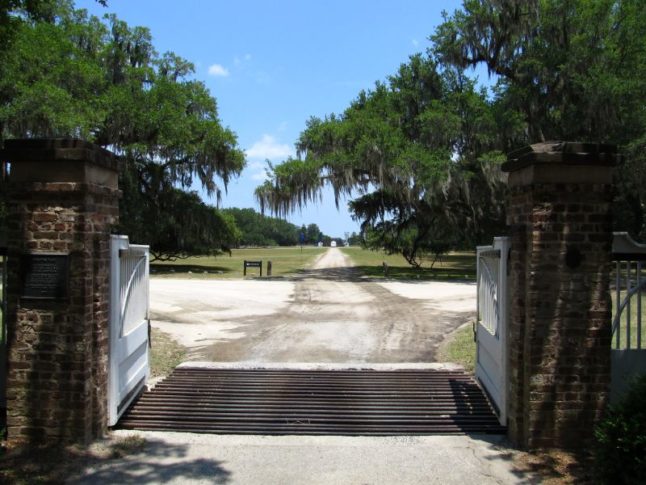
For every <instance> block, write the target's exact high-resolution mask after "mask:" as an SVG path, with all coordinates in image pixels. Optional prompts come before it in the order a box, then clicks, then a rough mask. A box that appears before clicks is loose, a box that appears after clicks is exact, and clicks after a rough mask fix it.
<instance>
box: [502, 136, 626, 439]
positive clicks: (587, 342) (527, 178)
mask: <svg viewBox="0 0 646 485" xmlns="http://www.w3.org/2000/svg"><path fill="white" fill-rule="evenodd" d="M616 161H617V155H616V147H614V146H609V145H596V144H582V143H562V142H547V143H541V144H537V145H532V146H529V147H526V148H523V149H520V150H517V151H515V152H513V153H511V154H510V155H509V157H508V161H507V163H505V164H504V165H503V170H504V171H506V172H509V188H510V201H509V204H508V223H509V225H510V226H511V237H512V241H511V253H510V256H509V268H510V274H509V288H510V300H511V309H510V319H509V330H508V339H507V341H508V349H509V351H508V356H509V357H508V359H509V360H508V366H509V372H508V375H509V410H508V412H509V414H508V416H509V418H508V428H509V435H510V438H511V439H512V441H514V442H515V443H516V444H517V445H519V446H522V447H525V448H541V447H561V448H577V447H581V446H585V445H586V444H587V443H589V441H590V439H591V438H592V436H593V428H594V423H595V422H596V421H597V419H598V418H599V416H600V414H601V412H602V411H603V409H604V406H605V404H606V400H607V397H608V393H609V385H610V336H611V328H610V319H611V302H610V294H609V273H610V265H611V245H612V227H611V216H610V202H611V200H612V170H613V168H612V167H613V166H614V165H616Z"/></svg>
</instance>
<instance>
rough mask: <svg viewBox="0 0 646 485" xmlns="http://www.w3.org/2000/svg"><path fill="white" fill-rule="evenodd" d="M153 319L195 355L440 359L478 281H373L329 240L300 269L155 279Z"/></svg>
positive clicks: (221, 358)
mask: <svg viewBox="0 0 646 485" xmlns="http://www.w3.org/2000/svg"><path fill="white" fill-rule="evenodd" d="M150 289H151V314H152V319H153V326H155V327H157V328H159V329H161V330H162V331H164V332H166V333H169V334H170V335H171V336H172V337H173V338H175V339H176V340H177V341H178V342H179V343H181V344H182V345H185V346H186V347H188V348H189V356H188V360H191V361H217V362H254V363H276V362H281V363H287V362H302V363H365V362H370V363H401V362H434V361H435V354H436V350H437V347H438V345H439V344H440V343H441V342H442V340H443V339H444V337H445V336H446V335H447V334H449V333H450V332H451V331H453V330H454V329H456V328H457V327H459V326H460V325H462V324H463V323H466V322H468V321H471V320H472V319H473V318H474V316H475V307H476V285H475V283H447V282H406V283H404V282H388V281H384V282H374V281H370V280H368V279H364V278H362V277H361V276H360V275H359V274H358V272H357V271H355V270H354V269H353V268H352V262H351V260H350V259H349V258H348V257H347V256H346V255H345V254H344V253H343V252H341V251H340V250H339V249H337V248H330V249H328V251H326V252H325V253H324V254H323V255H322V256H320V257H319V259H318V260H317V261H316V262H315V264H314V265H313V267H312V268H311V269H310V270H309V271H307V272H306V273H305V274H303V275H300V276H298V277H294V278H291V279H287V280H286V279H281V280H268V279H264V280H263V279H246V280H179V279H176V280H172V279H155V278H153V279H151V281H150Z"/></svg>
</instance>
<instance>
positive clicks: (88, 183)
mask: <svg viewBox="0 0 646 485" xmlns="http://www.w3.org/2000/svg"><path fill="white" fill-rule="evenodd" d="M7 145H8V146H7V148H6V150H5V153H4V154H3V155H4V157H5V159H8V160H10V161H11V162H12V174H11V184H12V185H11V196H10V199H11V200H10V205H9V239H8V241H9V247H8V261H9V267H8V295H7V297H8V318H7V322H8V331H9V335H8V359H7V360H8V362H7V368H8V375H7V414H8V416H7V428H8V429H7V432H8V436H9V439H10V440H14V441H23V440H26V441H32V442H33V441H38V442H50V443H51V442H55V441H87V440H89V439H91V438H93V437H95V436H98V435H101V434H102V433H103V432H104V431H105V429H106V423H107V410H106V401H107V397H106V391H107V358H108V335H109V332H108V312H109V301H108V298H109V271H110V266H109V265H110V261H109V237H110V231H111V229H112V227H113V225H114V224H115V223H116V222H117V219H118V190H117V187H116V183H115V182H116V178H115V177H111V176H109V177H106V176H105V175H106V173H108V174H109V173H110V172H114V174H115V175H116V162H115V160H114V159H113V157H112V156H111V155H110V154H109V153H108V152H106V151H105V150H102V149H100V148H99V147H95V146H93V145H90V144H87V143H84V142H80V141H70V140H67V141H58V140H48V141H37V140H34V141H32V140H29V141H19V140H15V141H12V142H9V143H8V144H7ZM61 164H64V165H65V166H70V167H72V169H71V170H69V171H67V172H66V171H65V170H63V171H61V170H59V169H58V168H56V169H55V170H51V171H48V170H47V167H48V166H49V167H50V168H51V167H52V166H54V165H55V166H57V167H58V166H61ZM38 166H41V167H43V169H42V170H37V167H38ZM48 172H50V173H48ZM57 178H58V179H62V180H57ZM34 179H36V180H34ZM46 179H50V180H49V181H47V180H46ZM51 179H53V180H51ZM27 253H56V254H68V255H69V278H68V281H69V293H68V297H67V298H62V299H58V300H37V299H31V298H22V297H21V290H22V288H21V279H22V275H21V262H20V258H21V255H23V254H27Z"/></svg>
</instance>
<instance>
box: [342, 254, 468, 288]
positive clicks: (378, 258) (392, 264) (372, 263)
mask: <svg viewBox="0 0 646 485" xmlns="http://www.w3.org/2000/svg"><path fill="white" fill-rule="evenodd" d="M341 250H342V251H343V252H344V253H345V254H347V255H348V256H350V257H351V258H352V260H353V261H354V263H355V265H356V267H357V268H358V269H359V270H360V271H361V272H362V273H363V274H364V275H366V276H370V277H373V278H383V277H384V266H383V263H384V262H385V263H386V264H387V265H388V278H392V279H401V280H416V279H420V280H433V279H442V280H475V278H476V253H475V252H474V251H456V252H450V253H448V254H445V255H442V256H440V257H439V258H438V260H437V261H436V262H435V264H434V265H433V267H432V268H431V267H430V265H431V262H432V260H428V261H424V262H423V267H422V268H413V267H412V266H410V265H409V264H408V263H407V262H406V260H405V259H404V257H403V256H401V255H399V254H385V253H384V252H383V251H371V250H368V249H362V248H359V247H348V248H341Z"/></svg>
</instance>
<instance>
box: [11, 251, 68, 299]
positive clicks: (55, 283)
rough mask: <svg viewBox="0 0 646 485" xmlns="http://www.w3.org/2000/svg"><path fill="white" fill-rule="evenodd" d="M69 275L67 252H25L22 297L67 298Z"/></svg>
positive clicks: (23, 257)
mask: <svg viewBox="0 0 646 485" xmlns="http://www.w3.org/2000/svg"><path fill="white" fill-rule="evenodd" d="M68 276H69V256H68V255H67V254H23V256H22V297H23V298H44V299H56V298H66V297H67V288H68Z"/></svg>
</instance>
